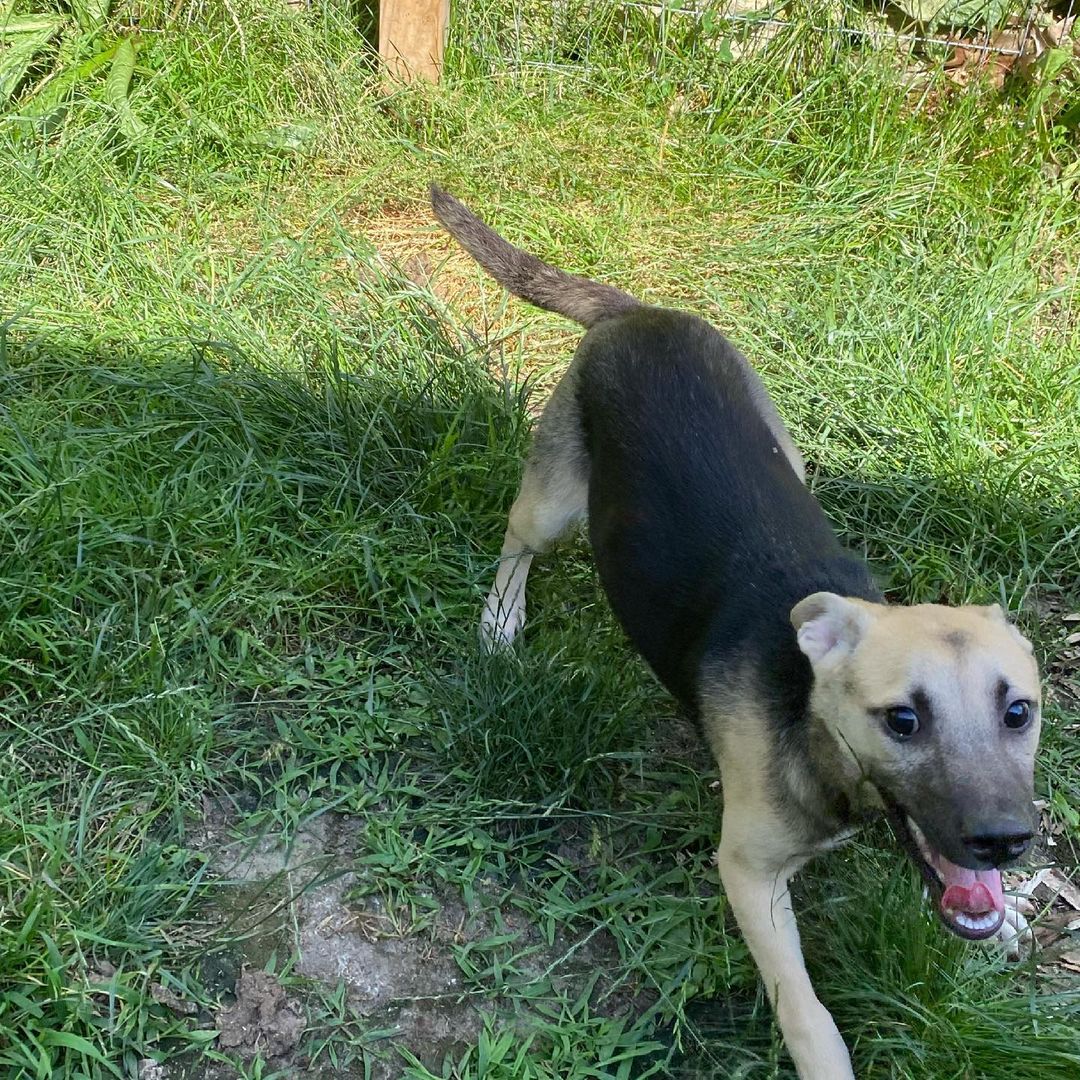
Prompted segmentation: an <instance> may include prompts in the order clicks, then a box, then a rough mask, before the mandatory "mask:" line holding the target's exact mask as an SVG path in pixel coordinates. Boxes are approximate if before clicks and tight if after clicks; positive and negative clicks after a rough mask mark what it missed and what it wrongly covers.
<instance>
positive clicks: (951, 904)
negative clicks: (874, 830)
mask: <svg viewBox="0 0 1080 1080" xmlns="http://www.w3.org/2000/svg"><path fill="white" fill-rule="evenodd" d="M890 817H891V818H892V819H893V825H894V828H895V830H896V832H897V833H898V835H899V836H900V839H901V842H902V843H903V844H904V847H905V848H907V851H908V854H909V855H911V857H912V858H913V859H914V860H915V863H916V865H917V866H918V867H919V869H920V871H921V872H922V876H923V878H924V879H925V880H926V883H927V884H928V885H929V886H930V891H931V893H932V894H933V895H934V897H935V898H936V899H937V902H938V914H939V915H940V916H941V921H942V922H943V923H944V924H945V925H946V926H947V927H948V928H949V929H950V930H951V931H952V932H953V933H954V934H957V935H959V936H960V937H962V938H967V939H968V940H969V941H980V940H982V939H983V938H988V937H991V936H993V935H994V934H996V933H997V932H998V930H1000V929H1001V924H1002V923H1003V922H1004V921H1005V894H1004V891H1003V889H1002V884H1001V871H1000V870H968V869H967V868H966V867H963V866H957V865H956V863H952V862H949V860H948V859H946V858H945V856H944V855H942V854H941V853H940V852H937V851H935V850H934V849H933V848H932V847H931V846H930V845H929V843H927V840H926V837H925V836H924V835H923V832H922V830H921V829H920V828H919V826H918V825H916V824H915V822H914V821H912V819H911V818H910V816H909V815H908V814H906V813H904V811H903V810H901V809H900V808H899V807H898V806H895V805H894V806H893V807H891V813H890Z"/></svg>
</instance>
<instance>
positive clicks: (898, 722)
mask: <svg viewBox="0 0 1080 1080" xmlns="http://www.w3.org/2000/svg"><path fill="white" fill-rule="evenodd" d="M885 723H886V724H888V725H889V730H890V731H891V732H892V733H893V734H894V735H899V736H900V738H901V739H906V738H908V736H910V735H914V734H915V732H916V731H918V730H919V717H918V716H917V715H916V713H915V710H914V709H909V708H908V707H907V706H906V705H901V706H900V707H899V708H896V709H890V710H889V711H888V712H887V713H886V714H885Z"/></svg>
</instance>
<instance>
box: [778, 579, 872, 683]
mask: <svg viewBox="0 0 1080 1080" xmlns="http://www.w3.org/2000/svg"><path fill="white" fill-rule="evenodd" d="M870 619H871V615H870V612H869V611H868V610H867V605H864V604H861V603H860V602H859V601H857V600H848V599H846V598H845V597H843V596H837V595H836V593H831V592H818V593H813V594H812V595H810V596H808V597H806V599H805V600H800V601H799V602H798V603H797V604H796V605H795V606H794V607H793V608H792V609H791V625H792V626H794V627H795V635H796V637H797V638H798V641H799V648H800V649H802V651H803V652H804V653H805V654H806V658H807V659H808V660H809V661H810V663H811V664H813V666H814V667H815V668H816V667H817V666H818V665H819V664H821V663H823V662H825V663H832V662H834V661H836V660H840V659H841V658H842V657H844V656H847V655H848V654H849V653H850V652H851V650H852V649H854V648H855V646H856V645H858V643H859V639H860V638H861V637H862V636H863V634H864V633H865V631H866V628H867V627H868V626H869V625H870Z"/></svg>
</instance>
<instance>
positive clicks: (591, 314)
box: [431, 184, 641, 326]
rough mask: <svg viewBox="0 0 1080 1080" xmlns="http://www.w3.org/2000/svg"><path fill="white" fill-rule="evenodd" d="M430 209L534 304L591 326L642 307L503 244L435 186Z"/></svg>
mask: <svg viewBox="0 0 1080 1080" xmlns="http://www.w3.org/2000/svg"><path fill="white" fill-rule="evenodd" d="M431 208H432V209H433V210H434V211H435V216H436V217H437V218H438V219H439V221H440V222H442V225H443V227H444V228H445V229H446V231H447V232H448V233H450V235H451V236H452V237H454V239H455V240H457V242H458V243H459V244H460V245H461V246H462V247H463V248H464V249H465V250H466V251H467V252H468V253H469V254H470V255H471V256H472V257H473V258H474V259H475V260H476V261H477V262H478V263H479V264H480V265H481V266H482V267H483V268H484V269H485V270H486V271H487V272H488V273H489V274H490V275H491V276H492V277H493V278H494V279H495V280H496V281H497V282H498V283H499V284H500V285H502V286H503V287H504V288H506V289H509V290H510V292H512V293H514V294H515V295H516V296H520V297H521V298H522V299H523V300H528V301H529V303H530V304H535V305H536V306H537V307H542V308H544V309H545V310H546V311H554V312H557V313H558V314H559V315H565V316H566V317H567V318H568V319H573V320H574V321H575V322H579V323H581V324H582V326H593V325H594V324H596V323H598V322H600V321H601V320H602V319H610V318H611V317H612V316H613V315H619V314H621V313H622V312H624V311H629V310H631V309H632V308H636V307H640V306H641V305H640V304H639V302H638V301H637V300H635V299H634V298H633V297H632V296H630V295H628V294H627V293H624V292H622V291H621V290H619V289H616V288H614V287H613V286H611V285H602V284H600V282H598V281H589V280H588V278H582V277H578V276H577V275H575V274H568V273H566V272H565V271H564V270H557V269H556V268H555V267H554V266H549V265H548V264H547V263H546V262H544V261H543V260H542V259H538V258H537V257H536V256H535V255H530V254H529V253H528V252H527V251H522V250H521V248H517V247H514V245H513V244H511V243H509V241H506V240H504V239H503V238H502V237H501V236H500V235H499V234H498V233H497V232H495V230H494V229H490V228H488V226H487V225H485V224H484V223H483V222H482V221H481V220H480V219H479V218H478V217H477V216H476V215H475V214H474V213H473V212H472V211H471V210H470V209H469V208H468V207H467V206H465V205H463V204H462V203H460V202H458V200H457V199H455V198H454V197H453V195H448V194H447V193H446V192H445V191H443V190H442V188H440V187H439V186H438V185H437V184H432V185H431Z"/></svg>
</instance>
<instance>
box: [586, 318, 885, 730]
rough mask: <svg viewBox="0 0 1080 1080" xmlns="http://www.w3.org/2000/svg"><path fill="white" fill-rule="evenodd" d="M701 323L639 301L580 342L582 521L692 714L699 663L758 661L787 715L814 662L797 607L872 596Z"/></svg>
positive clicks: (665, 677) (618, 593) (733, 362)
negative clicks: (586, 472) (585, 482)
mask: <svg viewBox="0 0 1080 1080" xmlns="http://www.w3.org/2000/svg"><path fill="white" fill-rule="evenodd" d="M743 364H745V361H744V360H742V358H741V357H740V356H739V354H738V353H737V352H736V351H735V349H734V347H733V346H732V345H731V344H730V343H729V342H727V341H726V340H725V339H724V338H723V337H722V336H721V335H720V334H719V333H718V332H717V331H716V330H714V329H713V328H712V327H711V326H709V325H708V323H706V322H704V321H703V320H701V319H698V318H695V317H694V316H691V315H686V314H681V313H679V312H674V311H667V310H662V309H658V308H644V307H642V308H638V309H636V310H633V311H630V312H628V313H626V314H621V315H618V316H617V317H615V318H613V319H609V320H607V321H605V322H601V323H599V324H598V325H597V326H596V327H595V328H594V329H593V330H591V331H590V332H589V333H588V334H587V335H586V337H585V338H584V340H583V341H582V343H581V346H580V365H581V366H580V369H579V370H580V375H579V382H578V400H579V404H580V407H581V412H582V417H583V423H584V426H585V437H586V445H587V447H588V450H589V458H590V478H589V533H590V538H591V541H592V547H593V551H594V554H595V558H596V565H597V568H598V570H599V574H600V580H601V582H602V583H603V586H604V590H605V592H606V593H607V595H608V598H609V600H610V602H611V606H612V608H613V609H614V611H615V614H616V616H617V617H618V620H619V622H620V623H621V624H622V626H623V628H624V630H625V631H626V633H627V635H628V636H629V637H630V640H631V641H632V642H633V644H634V645H635V646H636V648H637V649H638V650H639V651H640V653H641V654H642V656H643V657H644V658H645V660H646V661H647V662H648V663H649V665H650V666H651V667H652V669H653V670H654V671H655V672H656V674H657V676H658V677H659V678H660V680H661V682H663V684H664V685H665V686H666V687H667V688H668V690H670V691H671V693H672V694H674V695H675V697H676V698H678V699H679V700H680V701H682V702H683V703H684V704H685V705H687V706H688V707H689V708H691V709H692V710H696V709H697V707H698V706H699V694H700V692H701V688H702V681H703V678H704V677H705V675H706V674H708V675H710V676H713V675H716V676H717V677H719V678H720V679H722V678H723V672H724V671H725V670H730V669H733V668H734V667H736V666H740V665H742V664H743V663H744V662H745V659H746V658H747V657H752V658H754V661H755V662H756V664H757V670H756V672H755V674H756V676H757V678H756V679H755V681H756V683H757V687H756V689H757V690H758V692H759V693H763V694H765V695H767V696H768V698H769V699H771V703H772V704H773V705H774V706H775V715H776V717H777V719H778V720H780V721H781V722H782V723H783V722H786V723H789V724H790V723H794V722H797V721H799V720H801V719H802V718H803V717H804V716H805V714H806V706H807V700H808V696H809V691H810V683H811V671H810V665H809V663H808V661H807V660H806V658H805V657H804V656H803V654H802V653H801V652H800V651H799V648H798V645H797V643H796V639H795V631H794V629H793V627H792V625H791V622H790V613H791V609H792V608H793V607H794V606H795V604H797V603H798V602H799V601H800V600H802V599H803V598H804V597H806V596H808V595H810V594H811V593H814V592H818V591H822V590H827V591H830V592H836V593H840V594H841V595H844V596H857V597H862V598H864V599H868V600H880V599H881V596H880V593H879V591H878V589H877V588H876V586H875V585H874V583H873V581H872V580H871V578H870V574H869V572H868V570H867V568H866V566H865V564H864V563H863V562H862V561H861V560H859V559H857V558H855V557H854V556H853V555H851V554H850V553H849V552H847V551H846V550H845V549H844V548H843V547H842V546H841V545H840V543H839V541H838V540H837V538H836V535H835V534H834V533H833V530H832V528H831V526H830V525H829V522H828V520H827V519H826V517H825V514H824V512H823V511H822V509H821V507H820V505H819V504H818V502H817V500H816V499H815V498H814V497H813V496H812V495H811V494H810V493H809V491H807V489H806V488H805V487H804V486H803V484H802V483H801V482H800V480H799V478H798V477H797V476H796V474H795V472H794V470H793V469H792V467H791V465H790V464H789V462H788V460H787V459H786V458H785V456H784V454H783V452H782V450H781V449H780V448H779V446H778V445H777V443H776V440H775V438H774V437H773V435H772V433H771V432H770V430H769V428H768V426H767V425H766V423H765V422H764V420H763V419H762V418H761V416H760V413H759V411H758V408H757V406H756V404H755V402H754V400H753V399H752V396H751V387H750V384H749V382H748V380H747V378H746V375H745V374H744V371H743Z"/></svg>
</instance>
